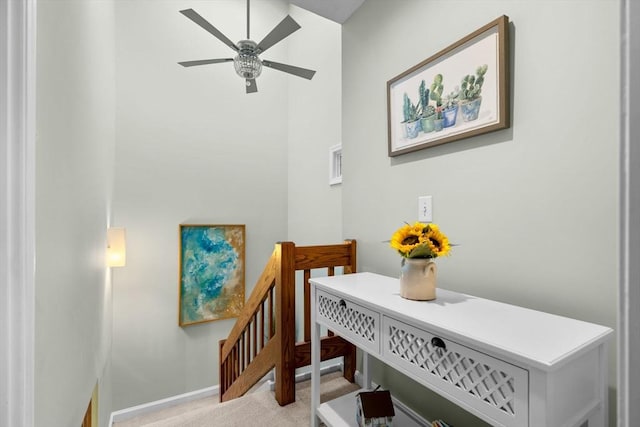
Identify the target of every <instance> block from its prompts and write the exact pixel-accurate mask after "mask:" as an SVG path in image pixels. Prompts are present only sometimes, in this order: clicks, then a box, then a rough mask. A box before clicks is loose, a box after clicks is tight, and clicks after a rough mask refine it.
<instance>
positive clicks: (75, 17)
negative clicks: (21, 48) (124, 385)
mask: <svg viewBox="0 0 640 427" xmlns="http://www.w3.org/2000/svg"><path fill="white" fill-rule="evenodd" d="M37 32H38V41H37V139H36V233H37V235H36V236H37V237H36V260H37V263H36V301H35V304H36V328H35V351H36V358H35V425H36V426H42V427H50V426H77V425H80V423H81V422H82V417H83V415H84V412H85V410H86V408H87V405H88V403H89V400H90V399H91V394H92V391H93V389H94V386H95V384H96V383H97V382H98V383H99V384H100V390H99V395H100V397H101V399H100V402H99V407H100V422H101V425H106V423H107V420H108V416H109V412H110V411H111V407H110V406H111V405H110V397H111V390H110V388H109V385H108V383H109V380H108V377H109V375H110V374H109V372H108V366H109V364H108V359H109V357H110V350H111V318H112V306H111V286H110V277H109V276H108V272H107V268H106V265H105V249H106V230H107V226H108V223H109V212H110V208H111V207H110V200H111V185H112V178H113V175H112V173H113V150H114V139H115V128H114V108H115V99H114V92H115V90H114V89H115V80H114V76H115V73H114V65H113V59H114V33H113V4H112V2H111V1H110V0H104V1H90V2H87V1H83V0H69V1H66V0H65V1H62V0H55V1H53V0H41V1H39V2H38V28H37Z"/></svg>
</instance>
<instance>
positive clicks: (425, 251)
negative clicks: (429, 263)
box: [407, 244, 435, 258]
mask: <svg viewBox="0 0 640 427" xmlns="http://www.w3.org/2000/svg"><path fill="white" fill-rule="evenodd" d="M407 258H435V256H434V254H433V252H431V249H430V248H429V246H427V245H424V244H423V245H420V246H416V247H415V248H413V250H412V251H411V252H409V255H408V257H407Z"/></svg>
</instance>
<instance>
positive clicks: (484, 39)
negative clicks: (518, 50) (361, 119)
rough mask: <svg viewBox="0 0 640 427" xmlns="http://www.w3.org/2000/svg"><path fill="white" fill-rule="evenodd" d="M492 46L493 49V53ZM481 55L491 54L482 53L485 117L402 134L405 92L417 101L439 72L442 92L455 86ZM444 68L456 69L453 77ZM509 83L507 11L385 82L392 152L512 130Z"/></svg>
mask: <svg viewBox="0 0 640 427" xmlns="http://www.w3.org/2000/svg"><path fill="white" fill-rule="evenodd" d="M494 45H495V51H493V47H494ZM479 53H485V54H486V53H489V55H486V56H483V57H482V61H485V60H487V61H488V63H489V72H487V78H486V79H485V86H486V87H483V92H482V96H483V99H484V96H485V92H484V89H488V90H487V94H488V96H487V100H488V102H486V103H487V104H489V103H490V104H489V107H487V108H485V110H488V116H486V115H485V117H484V118H483V119H482V120H480V119H478V120H477V121H475V123H472V122H470V121H469V122H465V123H464V124H461V122H462V121H461V122H460V123H457V124H454V125H452V126H450V128H449V129H445V130H444V131H442V132H436V131H429V132H422V131H419V133H418V135H417V136H413V137H411V136H409V135H407V134H404V123H405V122H404V121H399V120H401V119H404V115H403V111H402V108H403V94H404V93H409V92H410V93H411V94H412V96H410V98H412V99H414V100H416V102H415V104H417V103H418V99H419V90H418V87H419V84H420V82H421V81H422V80H424V81H425V82H426V87H427V88H429V87H430V85H431V83H432V82H433V78H434V77H433V76H435V75H436V74H441V75H443V76H444V80H443V84H444V89H445V90H444V93H443V96H444V95H445V94H446V93H447V92H449V91H452V90H453V89H454V87H455V86H456V85H458V86H459V85H460V81H461V78H462V77H463V76H464V75H467V74H473V72H474V70H476V67H477V66H478V65H481V64H479V63H478V62H479V60H478V58H477V56H479V55H478V54H479ZM465 54H467V55H465ZM494 55H495V57H494ZM460 64H464V67H462V68H458V67H459V65H460ZM492 65H493V67H492ZM442 69H447V70H451V71H453V72H451V73H449V74H452V75H453V79H452V78H450V76H448V75H447V73H443V72H442V71H440V70H442ZM489 77H491V79H490V78H489ZM487 83H489V84H487ZM509 86H510V76H509V18H508V17H507V16H505V15H503V16H501V17H499V18H497V19H495V20H493V21H491V22H490V23H488V24H486V25H484V26H483V27H481V28H479V29H477V30H476V31H474V32H473V33H471V34H469V35H467V36H466V37H463V38H462V39H460V40H458V41H457V42H455V43H453V44H452V45H450V46H448V47H446V48H445V49H443V50H441V51H440V52H438V53H436V54H434V55H432V56H430V57H429V58H427V59H425V60H424V61H422V62H420V63H419V64H417V65H415V66H413V67H411V68H410V69H408V70H407V71H405V72H403V73H401V74H399V75H397V76H396V77H394V78H392V79H391V80H389V81H388V82H387V129H388V145H389V156H391V157H393V156H398V155H400V154H405V153H409V152H412V151H416V150H421V149H423V148H428V147H434V146H437V145H441V144H446V143H448V142H453V141H457V140H460V139H463V138H469V137H471V136H475V135H480V134H484V133H487V132H493V131H496V130H499V129H505V128H508V127H509V126H510V94H509ZM412 102H413V101H412ZM430 105H431V104H430ZM491 107H495V109H496V110H497V111H493V110H490V108H491ZM481 108H482V107H481ZM481 111H482V110H481ZM454 117H455V115H454ZM453 121H454V123H455V122H456V119H455V118H454V119H453ZM414 130H415V129H414ZM401 135H404V136H401ZM412 135H415V133H412Z"/></svg>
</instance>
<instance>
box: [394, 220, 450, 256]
mask: <svg viewBox="0 0 640 427" xmlns="http://www.w3.org/2000/svg"><path fill="white" fill-rule="evenodd" d="M390 246H391V247H392V248H393V249H395V250H397V251H398V252H399V253H400V255H402V256H403V257H406V258H437V257H439V256H445V255H448V254H449V251H450V250H451V245H450V244H449V239H448V238H447V236H445V235H444V233H442V232H441V231H440V228H439V227H438V226H437V225H436V224H424V223H422V222H416V223H414V224H413V225H411V224H405V225H403V226H402V227H400V228H399V229H398V230H397V231H396V232H395V233H393V236H392V237H391V242H390Z"/></svg>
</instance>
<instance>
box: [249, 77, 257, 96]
mask: <svg viewBox="0 0 640 427" xmlns="http://www.w3.org/2000/svg"><path fill="white" fill-rule="evenodd" d="M257 91H258V85H257V84H256V79H247V93H254V92H257Z"/></svg>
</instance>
